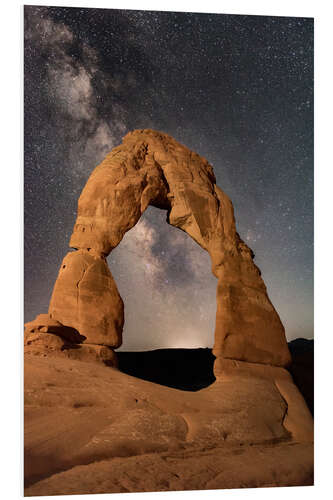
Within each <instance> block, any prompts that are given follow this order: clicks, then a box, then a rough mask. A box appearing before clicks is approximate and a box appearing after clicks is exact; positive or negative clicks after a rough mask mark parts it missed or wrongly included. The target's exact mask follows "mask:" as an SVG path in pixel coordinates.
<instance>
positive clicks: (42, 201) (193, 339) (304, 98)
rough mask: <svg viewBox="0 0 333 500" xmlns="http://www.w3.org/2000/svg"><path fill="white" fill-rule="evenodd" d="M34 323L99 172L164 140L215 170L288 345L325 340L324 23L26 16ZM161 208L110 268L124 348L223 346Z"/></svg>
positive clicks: (197, 257) (61, 13)
mask: <svg viewBox="0 0 333 500" xmlns="http://www.w3.org/2000/svg"><path fill="white" fill-rule="evenodd" d="M24 66H25V78H24V85H25V89H24V93H25V117H24V126H25V133H24V136H25V137H24V150H25V176H24V183H25V202H24V203H25V229H24V240H25V321H30V320H31V319H33V318H34V317H35V316H36V315H37V314H39V313H44V312H47V309H48V303H49V300H50V296H51V292H52V288H53V285H54V282H55V279H56V277H57V273H58V269H59V266H60V263H61V260H62V258H63V257H64V256H65V254H66V253H67V252H68V251H69V247H68V243H69V238H70V234H71V232H72V228H73V225H74V222H75V218H76V206H77V199H78V197H79V195H80V192H81V190H82V188H83V186H84V184H85V182H86V181H87V179H88V177H89V175H90V173H91V171H92V170H93V168H94V167H95V166H96V165H97V164H98V163H99V162H100V161H101V160H102V159H103V157H104V156H105V155H106V153H107V152H109V151H110V150H111V149H112V148H113V147H114V146H116V145H118V144H119V143H120V142H121V138H122V137H123V136H124V135H125V134H126V133H127V132H128V131H130V130H132V129H137V128H152V129H155V130H160V131H163V132H166V133H168V134H170V135H172V136H173V137H174V138H175V139H176V140H178V141H179V142H181V143H182V144H185V145H186V146H187V147H189V148H190V149H192V150H194V151H196V152H197V153H199V154H200V155H202V156H204V157H205V158H207V160H208V161H209V162H210V163H211V164H212V166H213V168H214V172H215V175H216V179H217V184H218V185H219V186H220V187H221V188H222V189H223V190H224V191H225V192H226V193H227V194H228V196H229V197H230V198H231V200H232V202H233V204H234V208H235V216H236V223H237V228H238V232H239V233H240V235H241V237H242V238H243V239H244V240H245V241H246V243H247V244H248V245H249V246H250V247H251V248H252V249H253V251H254V253H255V255H256V257H255V263H256V264H257V265H258V266H259V268H260V269H261V271H262V275H263V278H264V281H265V283H266V285H267V289H268V294H269V296H270V298H271V300H272V302H273V304H274V305H275V307H276V309H277V311H278V313H279V314H280V317H281V319H282V322H283V323H284V325H285V328H286V334H287V338H288V340H290V339H292V338H296V337H308V338H312V337H313V20H312V19H310V18H306V19H304V18H290V17H258V16H250V15H246V16H245V15H244V16H240V15H222V14H191V13H170V12H143V11H125V10H105V9H86V8H59V7H55V8H50V7H49V8H46V7H32V6H28V7H27V6H26V7H25V49H24ZM165 218H166V212H164V211H160V210H158V209H155V208H149V209H148V210H147V212H146V213H145V214H144V215H143V217H142V218H141V220H140V221H139V223H138V224H137V225H136V226H135V227H134V228H133V229H132V230H131V231H129V232H128V233H127V234H126V235H125V237H124V239H123V241H122V242H121V243H120V245H119V246H118V247H117V248H116V249H115V250H114V251H113V252H112V253H111V254H110V256H109V258H108V263H109V266H110V269H111V272H112V274H113V276H114V278H115V280H116V282H117V285H118V288H119V292H120V294H121V295H122V298H123V300H124V303H125V328H124V343H123V349H125V350H131V349H132V350H135V349H153V348H158V347H199V346H200V347H206V346H207V347H211V346H212V344H213V338H214V334H213V331H214V324H215V310H216V304H215V291H216V278H215V277H214V276H213V275H212V274H211V272H210V260H209V256H208V254H207V253H206V252H205V251H204V250H202V249H201V248H200V247H199V246H198V245H197V244H196V243H195V242H194V241H193V240H191V238H190V237H189V236H188V235H186V234H185V233H183V232H182V231H180V230H178V229H176V228H174V227H171V226H169V225H168V224H166V222H164V221H165Z"/></svg>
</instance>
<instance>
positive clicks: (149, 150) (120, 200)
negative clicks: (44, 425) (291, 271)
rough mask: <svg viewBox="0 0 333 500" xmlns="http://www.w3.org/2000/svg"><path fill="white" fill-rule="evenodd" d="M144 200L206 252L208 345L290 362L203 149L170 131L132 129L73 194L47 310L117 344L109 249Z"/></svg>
mask: <svg viewBox="0 0 333 500" xmlns="http://www.w3.org/2000/svg"><path fill="white" fill-rule="evenodd" d="M148 205H153V206H155V207H158V208H161V209H165V210H167V222H168V223H169V224H172V225H173V226H176V227H179V228H180V229H182V230H184V231H185V232H187V233H188V234H189V235H190V236H191V237H192V238H193V239H194V240H195V241H196V242H197V243H198V244H199V245H200V246H201V247H202V248H204V249H205V250H207V251H208V252H209V254H210V257H211V262H212V272H213V273H214V275H215V276H216V277H217V278H218V287H217V313H216V331H215V345H214V354H215V356H216V357H217V358H220V357H222V358H232V359H237V360H243V361H250V362H253V363H264V364H271V365H276V366H287V365H288V364H289V363H290V353H289V350H288V347H287V343H286V338H285V332H284V327H283V325H282V323H281V321H280V318H279V316H278V314H277V312H276V311H275V309H274V307H273V305H272V303H271V302H270V300H269V298H268V296H267V291H266V286H265V284H264V282H263V280H262V278H261V275H260V274H261V273H260V271H259V269H258V268H257V266H256V265H255V264H254V262H253V257H254V255H253V252H252V250H251V249H250V248H249V247H248V246H247V245H246V244H245V243H244V242H243V241H242V240H241V238H240V236H239V235H238V233H237V231H236V225H235V219H234V213H233V206H232V203H231V201H230V199H229V198H228V196H227V195H226V194H225V193H224V192H223V191H222V190H221V189H220V188H219V187H218V186H217V185H216V179H215V175H214V172H213V168H212V166H211V165H210V164H209V163H208V162H207V160H206V159H205V158H202V157H200V156H199V155H198V154H196V153H194V152H193V151H190V150H189V149H188V148H186V147H185V146H183V145H181V144H179V143H178V142H177V141H175V140H174V139H173V138H172V137H170V136H168V135H166V134H163V133H160V132H156V131H153V130H135V131H133V132H131V133H129V134H127V135H126V137H125V138H124V140H123V143H122V144H121V145H120V146H117V147H116V148H114V149H113V150H112V151H111V152H110V153H109V154H108V155H107V156H106V158H105V159H104V160H103V162H102V163H101V164H100V165H99V166H97V167H96V168H95V170H94V171H93V172H92V174H91V176H90V178H89V180H88V182H87V184H86V186H85V188H84V189H83V191H82V193H81V196H80V198H79V202H78V215H77V220H76V223H75V227H74V231H73V234H72V236H71V240H70V246H71V247H73V248H75V249H77V250H78V251H77V252H72V253H69V254H68V255H67V256H66V257H65V259H64V261H63V263H62V265H61V269H60V272H59V276H58V279H57V282H56V284H55V287H54V291H53V295H52V300H51V303H50V309H49V313H50V314H51V316H52V317H54V318H56V319H59V320H60V321H61V322H62V323H63V324H65V325H68V326H73V327H74V328H77V329H78V330H79V332H80V333H81V334H82V335H85V336H86V337H87V342H90V343H96V344H105V345H109V346H112V347H118V346H119V345H120V344H121V332H122V326H123V304H122V301H121V298H120V296H119V293H118V291H117V287H116V284H115V283H114V280H113V279H112V276H111V273H110V271H109V269H108V267H107V264H106V261H105V256H107V255H108V254H109V253H110V252H111V251H112V249H113V248H115V247H116V246H117V245H118V244H119V242H120V241H121V239H122V238H123V236H124V234H125V233H126V231H128V230H129V229H131V228H132V227H133V226H134V225H135V224H136V223H137V222H138V220H139V218H140V217H141V215H142V213H143V212H144V211H145V210H146V208H147V206H148Z"/></svg>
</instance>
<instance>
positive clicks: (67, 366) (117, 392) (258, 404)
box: [24, 334, 313, 496]
mask: <svg viewBox="0 0 333 500" xmlns="http://www.w3.org/2000/svg"><path fill="white" fill-rule="evenodd" d="M38 338H39V340H38V339H37V336H36V341H35V342H32V343H29V344H27V345H26V346H25V380H24V385H25V439H24V441H25V496H39V495H60V494H84V493H116V492H150V491H176V490H204V489H224V488H253V487H273V486H297V485H311V484H313V442H312V438H311V435H312V429H311V422H312V417H311V415H310V413H309V414H307V413H306V411H305V413H304V408H303V407H302V412H303V415H302V416H301V417H299V415H297V419H296V420H297V425H296V427H297V428H296V430H295V427H293V422H292V419H293V418H294V419H295V411H294V409H293V408H290V405H289V408H288V404H287V403H286V401H285V400H284V398H283V397H281V394H280V391H281V388H280V390H278V389H277V388H275V390H272V384H271V382H270V381H269V380H268V379H267V378H266V377H264V376H255V377H253V376H252V377H251V376H248V374H247V375H246V376H243V375H240V374H239V376H236V377H235V375H233V374H232V372H231V371H230V370H229V375H226V376H225V377H223V378H221V379H218V380H217V381H215V382H214V383H213V384H211V385H209V386H208V387H206V388H204V389H201V390H198V391H195V392H191V391H183V390H178V389H174V388H170V387H166V386H162V385H159V384H156V383H152V382H149V381H145V380H142V379H139V378H135V377H133V376H130V375H127V374H125V373H122V372H121V371H119V370H118V369H117V368H116V367H111V366H106V365H105V364H104V363H103V362H101V360H100V359H98V356H96V357H95V359H94V358H93V357H91V359H89V357H87V356H86V357H84V356H82V355H81V353H80V349H79V348H78V349H77V348H76V349H67V350H65V351H59V350H58V349H57V348H56V347H55V344H56V339H57V337H56V336H55V335H52V334H44V335H42V334H40V335H39V337H38ZM45 339H46V340H45ZM47 339H49V341H48V342H47ZM170 370H172V367H170ZM296 391H297V389H296ZM297 397H298V398H300V404H303V403H304V400H303V398H302V396H301V395H300V393H299V392H298V391H297V393H296V399H297ZM287 398H288V397H287ZM302 402H303V403H302ZM304 405H305V403H304ZM288 409H289V416H288ZM293 412H294V413H293ZM304 414H305V418H304ZM288 418H289V422H288ZM288 429H289V430H288Z"/></svg>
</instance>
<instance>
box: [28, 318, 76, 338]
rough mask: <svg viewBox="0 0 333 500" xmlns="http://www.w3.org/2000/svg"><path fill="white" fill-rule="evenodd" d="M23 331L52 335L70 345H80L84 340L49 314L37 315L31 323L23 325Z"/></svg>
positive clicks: (74, 330) (73, 329) (70, 327)
mask: <svg viewBox="0 0 333 500" xmlns="http://www.w3.org/2000/svg"><path fill="white" fill-rule="evenodd" d="M24 329H25V332H27V333H52V334H54V335H58V336H59V337H62V338H63V339H65V340H67V341H68V342H70V343H72V344H81V342H83V341H84V340H85V337H84V336H83V335H80V334H79V332H78V331H77V330H76V329H75V328H73V327H72V326H66V325H64V324H62V323H60V322H59V321H58V320H56V319H54V318H52V317H51V315H49V314H39V315H38V316H36V318H35V319H34V320H33V321H30V322H29V323H25V325H24ZM29 338H30V337H29Z"/></svg>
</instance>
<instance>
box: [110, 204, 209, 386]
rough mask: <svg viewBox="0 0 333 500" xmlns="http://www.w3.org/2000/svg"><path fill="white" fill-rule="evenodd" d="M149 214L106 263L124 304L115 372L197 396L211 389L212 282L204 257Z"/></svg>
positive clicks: (159, 214) (161, 213)
mask: <svg viewBox="0 0 333 500" xmlns="http://www.w3.org/2000/svg"><path fill="white" fill-rule="evenodd" d="M166 216H167V212H166V211H165V210H163V209H158V208H155V207H152V206H149V207H148V208H147V210H146V211H145V212H144V214H143V215H142V216H141V218H140V220H139V221H138V222H137V224H136V225H135V226H134V227H133V228H132V229H130V230H129V231H128V232H127V233H126V234H125V235H124V238H123V239H122V241H121V242H120V244H119V245H118V246H117V247H116V248H115V249H114V250H113V251H112V252H111V254H110V255H109V257H108V264H109V267H110V270H111V273H112V275H113V277H114V279H115V281H116V283H117V287H118V290H119V293H120V295H121V296H122V297H123V300H124V318H125V321H124V328H123V343H122V346H121V347H120V348H119V349H118V350H117V351H116V352H117V357H118V362H119V368H120V370H122V371H124V372H125V373H128V374H130V375H133V376H136V377H139V378H143V379H145V380H149V381H152V382H156V383H159V384H161V385H167V386H170V387H175V388H178V389H182V390H198V389H201V388H203V387H206V386H207V385H209V384H211V383H212V382H214V380H215V377H214V374H213V363H214V359H215V358H214V356H213V354H212V347H213V344H214V327H215V316H216V285H217V280H216V278H215V276H214V275H213V274H212V273H211V263H210V257H209V254H208V253H207V252H206V251H205V250H203V249H202V248H201V247H200V246H199V245H198V244H197V243H196V242H195V241H194V240H193V239H192V238H190V237H189V235H188V234H187V233H185V232H183V231H181V230H179V229H178V228H175V227H173V226H171V225H169V224H168V223H167V218H166Z"/></svg>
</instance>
